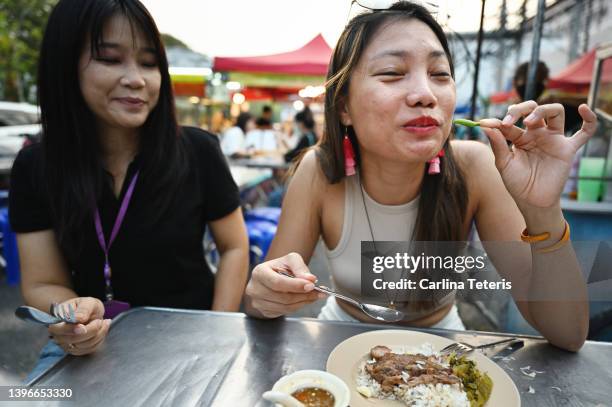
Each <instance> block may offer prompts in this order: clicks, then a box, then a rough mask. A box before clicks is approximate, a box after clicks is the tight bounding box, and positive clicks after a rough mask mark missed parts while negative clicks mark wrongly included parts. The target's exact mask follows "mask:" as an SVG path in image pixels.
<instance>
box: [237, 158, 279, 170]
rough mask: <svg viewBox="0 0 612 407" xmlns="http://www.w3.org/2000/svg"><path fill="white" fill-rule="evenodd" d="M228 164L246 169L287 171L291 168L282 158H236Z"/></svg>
mask: <svg viewBox="0 0 612 407" xmlns="http://www.w3.org/2000/svg"><path fill="white" fill-rule="evenodd" d="M229 163H230V165H231V166H235V167H247V168H270V169H288V168H289V167H290V166H291V163H287V162H285V159H284V158H283V157H282V156H262V157H252V158H236V159H230V160H229Z"/></svg>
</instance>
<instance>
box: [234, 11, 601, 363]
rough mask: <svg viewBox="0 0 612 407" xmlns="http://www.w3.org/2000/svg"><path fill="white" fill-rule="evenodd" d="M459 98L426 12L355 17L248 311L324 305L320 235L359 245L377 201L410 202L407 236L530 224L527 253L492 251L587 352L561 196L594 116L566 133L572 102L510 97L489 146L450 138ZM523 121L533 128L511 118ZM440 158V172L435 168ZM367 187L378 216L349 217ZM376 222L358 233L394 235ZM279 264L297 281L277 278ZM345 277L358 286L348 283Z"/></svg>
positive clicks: (551, 327)
mask: <svg viewBox="0 0 612 407" xmlns="http://www.w3.org/2000/svg"><path fill="white" fill-rule="evenodd" d="M455 102H456V95H455V82H454V72H453V63H452V59H451V56H450V52H449V49H448V44H447V40H446V38H445V36H444V32H443V31H442V29H441V28H440V26H439V25H438V24H437V22H436V21H435V20H434V19H433V18H432V17H431V15H429V13H428V12H427V11H426V10H425V9H424V8H422V7H420V6H416V5H414V4H411V3H407V2H400V3H396V4H395V5H394V6H392V7H391V8H390V9H388V10H382V11H380V10H379V11H371V12H369V13H366V14H362V15H359V16H357V17H355V18H354V19H353V20H351V21H350V22H349V24H348V25H347V26H346V28H345V29H344V32H343V33H342V35H341V37H340V39H339V41H338V44H337V46H336V48H335V50H334V54H333V57H332V60H331V62H330V68H329V73H328V78H327V85H326V94H325V118H326V124H325V125H326V131H325V134H324V136H323V138H322V139H321V141H320V142H319V144H318V145H317V146H315V147H314V148H313V149H311V150H310V151H309V152H308V153H307V154H306V155H305V156H304V157H303V159H302V160H301V162H300V164H299V166H298V167H297V169H296V170H295V173H294V175H293V178H292V180H291V183H290V185H289V188H288V191H287V195H286V197H285V200H284V203H283V210H282V215H281V219H280V223H279V226H278V232H277V235H276V237H275V239H274V242H273V243H272V246H271V248H270V251H269V253H268V259H272V260H268V261H267V262H265V263H262V264H260V265H258V266H257V267H256V268H255V269H254V270H253V274H252V277H251V279H250V281H249V283H248V285H247V289H246V292H245V298H244V300H245V306H246V310H247V312H248V313H249V314H250V315H252V316H256V317H260V318H275V317H278V316H281V315H285V314H289V313H291V312H294V311H296V310H298V309H299V308H301V307H302V306H304V305H306V304H309V303H311V302H313V301H317V300H320V299H322V297H320V294H318V293H317V292H316V291H313V282H315V280H316V276H314V275H312V274H311V273H310V271H309V270H308V267H307V266H306V264H307V263H308V261H309V260H310V257H311V255H312V253H313V250H314V247H315V245H316V243H317V241H318V239H319V238H320V237H322V238H323V241H324V242H325V245H326V246H327V248H328V250H329V251H330V252H331V253H334V251H335V250H336V249H337V248H338V245H342V244H345V241H350V240H351V236H350V234H351V233H352V232H351V233H348V232H347V233H344V235H343V230H345V232H346V228H347V224H346V223H347V222H351V223H352V224H351V225H349V226H355V225H356V224H360V225H363V224H364V221H365V220H364V219H365V218H366V217H368V215H372V213H373V212H375V209H373V208H374V207H375V205H381V206H383V207H384V206H387V207H402V206H406V205H408V206H410V205H412V206H418V207H417V208H416V209H415V211H416V214H415V215H414V216H413V218H411V217H410V216H411V215H409V214H408V213H407V214H406V217H405V222H403V221H402V222H399V221H398V222H397V227H396V228H394V230H396V231H397V228H400V229H401V228H406V225H407V224H408V223H409V222H412V223H413V226H412V227H411V228H410V230H409V231H406V232H407V233H408V234H409V235H410V236H408V235H406V236H407V237H406V239H413V240H419V241H462V240H467V238H468V232H469V228H470V225H471V223H472V221H474V222H475V224H476V227H477V230H478V234H479V236H480V238H481V240H482V241H483V242H486V241H490V242H493V241H510V242H520V240H521V238H520V237H521V233H522V231H523V230H524V229H526V230H524V232H523V239H524V240H525V241H529V242H530V244H524V250H519V251H518V252H517V251H516V250H514V251H513V252H512V255H511V256H510V255H509V253H507V252H505V250H499V249H496V250H493V249H492V250H490V251H489V248H488V247H487V251H488V254H489V257H490V258H491V260H492V261H493V263H494V265H495V267H496V269H497V270H498V272H499V274H500V275H501V276H502V277H504V278H506V279H507V280H511V281H512V290H511V294H512V296H513V298H514V299H515V301H516V303H517V306H518V308H519V310H520V312H521V314H522V315H523V316H524V317H525V319H526V320H527V321H528V322H529V323H530V324H531V325H532V326H533V327H534V328H536V329H537V330H539V332H540V333H541V334H542V335H543V336H544V337H546V338H547V339H548V340H549V342H550V343H552V344H554V345H556V346H559V347H561V348H565V349H568V350H573V351H576V350H578V349H579V348H580V347H581V346H582V344H583V343H584V340H585V338H586V335H587V331H588V301H587V294H586V285H585V282H584V280H583V278H582V275H581V272H580V269H579V266H578V262H577V260H576V256H575V253H574V251H573V249H572V246H571V244H568V243H567V241H568V240H569V229H568V227H567V226H566V222H565V220H564V218H563V214H562V211H561V208H560V196H561V192H562V189H563V186H564V184H565V181H566V179H567V176H568V173H569V170H570V167H571V163H572V159H573V157H574V154H575V152H576V150H577V149H578V148H579V147H580V146H581V145H583V144H584V143H585V142H586V141H587V140H588V138H589V137H590V136H591V135H592V134H593V133H594V131H595V128H596V116H595V114H594V113H593V112H592V111H591V110H590V109H589V108H588V107H587V106H586V105H582V106H580V108H579V112H580V114H581V116H582V118H583V120H584V122H583V126H582V129H581V130H580V131H578V132H577V133H576V134H575V135H574V136H573V137H571V138H565V137H564V134H563V126H564V113H563V108H562V107H561V105H542V106H538V105H537V104H536V103H535V102H533V101H528V102H524V103H521V104H518V105H513V106H511V107H510V108H509V109H508V115H507V116H506V118H504V120H503V121H500V120H497V119H484V120H481V121H480V125H481V127H482V129H483V131H484V133H485V134H486V135H487V137H488V138H489V142H490V145H491V148H489V147H487V146H486V145H485V144H483V143H479V142H475V141H451V140H450V139H451V128H452V116H453V111H454V109H455ZM520 118H523V119H524V121H523V122H524V125H525V127H526V128H525V129H521V128H519V127H516V126H514V123H516V122H517V121H518V120H519V119H520ZM345 138H346V139H348V140H349V141H347V143H349V144H350V146H351V147H352V149H353V150H354V152H355V156H356V157H355V161H356V164H357V165H356V172H357V174H355V175H346V174H347V173H349V174H351V173H352V169H351V166H350V164H351V162H350V161H351V160H350V154H345V149H344V143H345V141H344V140H345ZM506 140H508V141H510V142H512V143H513V148H512V149H509V148H508V146H507V143H506ZM441 151H442V152H443V156H442V157H440V158H438V159H436V157H437V156H438V155H439V153H440V152H441ZM347 159H348V160H347ZM437 160H439V161H440V163H439V173H436V171H435V170H436V169H437V168H436V167H437V166H438V164H436V163H435V162H433V163H432V161H437ZM347 161H348V163H347ZM345 164H348V165H345ZM430 172H433V174H431V173H430ZM356 177H359V178H356ZM361 187H362V188H363V190H362V191H363V193H364V195H363V205H365V207H366V209H367V210H368V211H369V214H361V215H355V216H353V217H351V218H350V219H349V218H347V216H345V215H346V214H345V211H346V210H347V208H348V204H347V203H346V200H347V199H350V201H351V205H352V206H351V207H352V208H353V209H354V210H355V213H357V211H358V210H359V208H362V207H359V205H361V203H360V202H359V200H360V194H361V193H360V192H359V189H356V188H361ZM351 191H353V192H351ZM354 191H357V192H358V193H355V192H354ZM351 196H352V197H353V198H351ZM366 197H367V199H366ZM415 202H416V203H415ZM408 212H410V211H408ZM369 217H370V218H371V217H372V216H369ZM370 220H371V219H370ZM370 223H371V224H370V225H369V226H370V227H369V228H368V229H369V232H370V236H367V235H366V236H365V238H361V240H385V239H384V237H385V234H384V233H385V232H384V231H383V230H382V228H383V226H382V225H380V224H378V225H377V224H376V222H370ZM390 223H391V224H392V225H393V223H394V222H390ZM354 230H358V227H355V228H354ZM379 236H380V237H379ZM353 240H355V239H353ZM395 240H400V239H395ZM353 244H354V243H353ZM485 247H486V245H485ZM352 257H354V258H355V259H354V260H353V264H354V267H352V270H346V269H343V270H342V271H341V272H342V273H350V272H353V273H355V274H356V277H355V278H359V274H360V269H359V256H358V255H357V256H356V255H354V253H353V255H352ZM342 264H344V263H342ZM346 264H349V263H346ZM280 266H284V267H287V268H289V269H290V270H291V272H292V273H293V274H294V275H295V277H297V278H294V279H292V278H289V277H285V276H282V275H280V274H278V273H277V272H276V271H275V269H278V267H280ZM332 269H333V267H332ZM332 273H334V274H336V275H337V273H340V270H337V269H336V270H332ZM344 281H345V282H346V284H349V285H350V279H345V280H344ZM543 299H547V301H543ZM385 302H386V300H385V299H382V298H381V303H385ZM339 305H340V306H341V308H342V310H343V311H344V312H346V313H347V314H349V315H351V316H352V317H353V318H355V319H358V320H361V321H368V322H371V320H368V319H367V318H365V317H364V316H363V315H362V314H360V313H359V312H357V311H356V310H355V309H353V308H351V307H350V306H349V305H346V304H339ZM452 305H453V304H452V301H450V302H447V303H443V304H442V305H441V306H440V307H436V308H432V309H431V311H430V312H427V313H422V314H419V315H416V316H415V315H412V316H411V317H410V318H407V319H406V320H405V321H403V323H405V324H409V325H414V326H432V325H435V324H437V323H439V322H440V321H441V320H443V319H444V318H445V317H446V316H447V314H448V313H449V312H450V310H451V308H452Z"/></svg>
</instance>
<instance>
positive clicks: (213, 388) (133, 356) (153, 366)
mask: <svg viewBox="0 0 612 407" xmlns="http://www.w3.org/2000/svg"><path fill="white" fill-rule="evenodd" d="M382 328H386V326H385V327H382V326H380V325H370V324H362V323H346V322H330V321H318V320H314V319H295V318H285V319H282V318H281V319H276V320H267V321H266V320H256V319H252V318H249V317H246V316H245V315H243V314H237V313H221V312H210V311H186V310H171V309H164V308H148V307H145V308H136V309H133V310H131V311H129V312H127V313H125V314H123V315H121V316H119V317H118V318H116V319H115V320H114V321H113V324H112V327H111V330H110V332H109V335H108V338H107V340H106V343H105V345H104V347H103V348H102V349H101V350H100V351H98V352H97V353H95V354H93V355H90V356H87V357H74V356H68V357H65V358H64V359H62V360H61V361H60V362H58V363H57V364H56V365H55V366H53V367H52V368H50V369H49V370H48V371H47V372H45V373H43V374H42V375H41V376H39V377H38V378H36V379H35V380H34V381H33V382H32V383H30V384H33V385H37V386H38V385H40V386H57V387H64V388H65V387H69V388H71V389H72V390H73V393H74V396H73V401H70V402H64V403H63V404H65V405H71V406H74V405H79V406H81V405H83V406H147V407H148V406H222V407H230V406H231V407H234V406H236V407H238V406H240V407H241V406H261V407H263V406H268V404H267V403H266V402H264V401H262V400H261V399H260V396H261V394H262V393H263V392H264V391H266V390H269V389H270V388H271V387H272V385H273V384H274V382H275V381H276V380H278V379H279V378H280V377H281V376H283V375H285V374H288V373H291V372H294V371H296V370H302V369H321V370H324V369H325V363H326V361H327V357H328V355H329V353H330V352H331V351H332V349H333V348H334V347H335V346H336V345H337V344H339V343H340V342H341V341H343V340H344V339H346V338H349V337H351V336H353V335H357V334H360V333H363V332H366V331H370V330H375V329H382ZM393 329H398V328H397V327H395V326H394V327H393ZM399 329H401V328H399ZM420 330H421V331H424V332H429V333H433V334H437V335H441V336H445V337H448V338H451V339H455V340H462V341H466V342H469V343H472V344H479V343H485V342H489V341H492V340H495V339H498V338H499V337H504V335H497V334H493V333H482V332H471V331H464V332H460V331H449V330H439V329H420ZM521 338H522V339H523V340H524V342H525V346H524V347H523V348H521V349H519V350H517V351H516V352H514V353H513V354H512V355H511V356H512V359H510V360H507V361H503V360H502V359H493V360H495V361H496V362H498V363H499V365H500V366H502V367H503V368H504V370H505V371H506V372H507V373H508V374H509V375H510V376H511V377H512V379H513V380H514V382H515V384H516V386H517V388H518V389H519V392H520V393H521V400H522V405H523V406H538V407H544V406H555V407H557V406H600V407H601V406H610V404H609V403H610V400H611V396H610V394H611V393H610V385H611V384H612V382H611V377H612V344H610V343H599V342H590V341H589V342H587V343H586V344H585V345H584V347H583V349H582V350H580V352H578V353H570V352H565V351H562V350H560V349H557V348H555V347H553V346H550V345H548V344H547V343H546V342H545V341H544V340H543V339H541V338H537V337H527V336H523V337H521ZM524 366H531V369H534V370H537V371H544V372H545V373H542V374H538V375H536V377H535V378H531V377H529V376H526V375H524V374H523V373H521V370H520V367H524ZM529 386H531V387H532V388H533V389H534V390H535V393H531V394H530V393H528V389H529ZM74 401H76V404H75V403H74ZM60 404H61V403H60ZM494 407H503V406H494Z"/></svg>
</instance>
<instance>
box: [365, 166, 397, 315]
mask: <svg viewBox="0 0 612 407" xmlns="http://www.w3.org/2000/svg"><path fill="white" fill-rule="evenodd" d="M357 177H358V179H359V191H360V192H361V201H362V202H363V209H364V210H365V214H366V219H367V221H368V228H369V229H370V236H371V237H372V244H373V245H374V252H375V253H376V255H377V256H378V248H377V247H376V239H374V229H372V222H371V221H370V214H369V213H368V206H367V205H366V201H365V195H364V192H363V184H362V183H361V174H358V175H357ZM401 277H402V278H403V277H404V272H403V270H402V275H401ZM382 279H383V282H384V281H385V273H384V272H383V273H382ZM385 297H386V298H387V303H388V304H389V308H391V309H395V308H396V306H395V301H396V299H397V290H396V291H395V293H394V294H393V299H391V298H390V297H389V292H388V290H387V288H386V287H385Z"/></svg>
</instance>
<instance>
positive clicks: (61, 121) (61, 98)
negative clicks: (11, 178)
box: [38, 0, 185, 255]
mask: <svg viewBox="0 0 612 407" xmlns="http://www.w3.org/2000/svg"><path fill="white" fill-rule="evenodd" d="M117 15H121V16H124V17H126V18H127V20H128V21H129V22H130V26H131V28H132V32H134V30H135V29H137V30H140V31H141V32H142V33H143V34H144V36H145V37H146V38H147V39H148V40H149V41H150V42H151V44H152V46H153V48H154V50H155V54H156V60H157V64H158V68H159V71H160V73H161V87H160V91H159V100H158V102H157V105H156V106H155V107H154V108H153V110H152V111H151V112H150V114H149V116H148V118H147V120H146V122H145V123H144V125H143V127H142V128H141V129H140V130H141V131H140V133H141V137H140V151H139V154H140V163H141V166H140V177H139V183H141V184H144V185H146V186H147V190H148V191H151V192H152V195H151V197H152V199H151V202H152V208H155V210H154V212H155V214H156V215H157V216H161V214H162V213H163V211H164V210H166V209H167V208H168V207H169V205H170V203H171V202H172V197H173V196H174V195H175V194H174V193H173V192H174V189H175V188H178V187H179V185H180V180H182V179H183V176H184V173H185V164H184V162H185V160H184V159H182V155H183V151H182V147H181V146H182V143H180V142H179V141H180V140H179V138H180V133H179V128H178V125H177V121H176V113H175V110H174V98H173V94H172V87H171V83H170V75H169V73H168V60H167V58H166V52H165V49H164V46H163V44H162V41H161V37H160V34H159V31H158V29H157V26H156V25H155V22H154V21H153V18H152V17H151V15H150V14H149V12H148V11H147V9H146V8H145V7H144V5H143V4H142V3H140V2H139V1H138V0H60V1H59V3H58V4H57V5H56V6H55V8H54V9H53V11H52V12H51V15H50V17H49V20H48V22H47V27H46V29H45V34H44V37H43V41H42V46H41V50H40V59H39V67H38V100H39V104H40V107H41V121H42V127H43V136H42V144H43V168H44V171H45V177H46V186H47V188H48V193H49V196H50V205H51V209H52V213H53V215H54V219H55V224H54V229H55V230H56V232H57V234H58V238H59V242H60V245H61V247H62V248H63V249H64V250H65V251H68V253H66V254H68V255H70V254H73V255H74V254H75V253H76V252H78V251H79V250H80V249H79V247H80V246H79V241H80V239H79V231H82V229H83V227H84V225H86V223H87V222H93V220H92V219H93V218H92V209H93V207H94V205H95V204H96V202H98V200H99V199H100V196H101V192H102V186H103V182H104V172H103V166H102V157H101V144H100V140H99V137H98V136H99V135H98V134H97V131H96V124H95V123H96V119H95V116H94V114H93V113H92V111H91V110H90V109H89V107H88V106H87V103H86V102H85V100H84V98H83V95H82V93H81V89H80V86H79V80H78V78H79V75H78V63H79V59H80V57H81V55H82V53H83V51H84V50H86V48H85V47H90V49H91V53H92V55H96V54H97V53H98V52H97V51H98V47H99V45H100V44H101V42H102V41H103V38H102V37H103V30H104V26H105V24H107V22H108V21H109V20H110V19H111V18H112V17H114V16H117ZM88 39H89V42H88V43H87V40H88ZM152 221H154V220H153V219H152Z"/></svg>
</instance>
